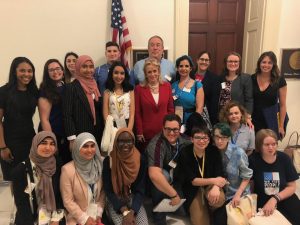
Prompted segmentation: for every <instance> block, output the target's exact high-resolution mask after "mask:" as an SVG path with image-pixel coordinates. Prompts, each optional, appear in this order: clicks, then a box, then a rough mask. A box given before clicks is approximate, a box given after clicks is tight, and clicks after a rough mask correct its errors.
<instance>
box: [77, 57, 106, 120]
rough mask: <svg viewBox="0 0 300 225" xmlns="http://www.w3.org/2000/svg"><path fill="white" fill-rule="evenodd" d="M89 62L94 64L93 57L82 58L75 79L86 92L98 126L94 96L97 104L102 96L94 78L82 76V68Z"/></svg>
mask: <svg viewBox="0 0 300 225" xmlns="http://www.w3.org/2000/svg"><path fill="white" fill-rule="evenodd" d="M87 61H91V62H92V63H93V65H95V64H94V61H93V59H92V58H91V57H89V56H87V55H82V56H80V57H79V58H78V59H77V61H76V65H75V68H76V75H75V78H76V79H77V80H78V81H79V83H80V85H81V87H82V88H83V90H84V93H85V95H86V97H87V99H88V102H89V105H90V108H91V112H92V115H93V118H94V125H96V111H95V105H94V99H93V95H95V100H96V102H97V101H98V100H99V97H100V96H101V94H100V92H99V89H98V86H97V83H96V81H95V79H94V77H93V76H90V77H89V78H86V77H84V76H83V75H82V74H80V68H81V66H82V65H83V64H84V63H86V62H87Z"/></svg>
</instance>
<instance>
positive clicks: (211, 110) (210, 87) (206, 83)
mask: <svg viewBox="0 0 300 225" xmlns="http://www.w3.org/2000/svg"><path fill="white" fill-rule="evenodd" d="M201 82H202V85H203V91H204V101H205V105H206V107H207V110H208V114H209V119H210V122H211V123H212V125H214V124H216V123H217V122H218V111H219V98H220V91H221V85H220V78H219V77H218V76H217V75H216V74H214V73H212V72H210V71H209V70H207V71H206V73H205V76H204V78H203V80H202V81H201Z"/></svg>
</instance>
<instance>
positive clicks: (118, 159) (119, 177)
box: [110, 128, 141, 198]
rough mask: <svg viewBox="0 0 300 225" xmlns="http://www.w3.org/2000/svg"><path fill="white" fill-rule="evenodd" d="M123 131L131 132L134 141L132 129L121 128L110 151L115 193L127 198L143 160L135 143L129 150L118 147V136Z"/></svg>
mask: <svg viewBox="0 0 300 225" xmlns="http://www.w3.org/2000/svg"><path fill="white" fill-rule="evenodd" d="M123 132H127V133H129V134H130V136H131V137H132V139H133V143H134V140H135V139H134V134H133V133H132V131H131V130H130V129H128V128H122V129H119V130H118V132H117V134H116V137H115V141H114V147H113V150H112V151H111V153H110V157H111V158H110V159H111V164H110V165H111V179H112V185H113V190H114V193H115V194H117V195H118V196H121V197H125V198H127V197H128V196H129V190H130V185H131V184H132V183H133V182H134V181H135V180H136V178H137V176H138V173H139V170H140V162H141V160H140V153H139V151H138V150H137V149H136V148H135V146H134V144H133V148H132V149H131V150H130V151H128V152H127V151H126V152H124V151H122V150H121V149H118V144H117V142H118V138H119V136H120V134H121V133H123Z"/></svg>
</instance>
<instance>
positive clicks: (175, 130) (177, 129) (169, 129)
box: [164, 127, 180, 134]
mask: <svg viewBox="0 0 300 225" xmlns="http://www.w3.org/2000/svg"><path fill="white" fill-rule="evenodd" d="M164 129H165V131H167V132H168V133H171V132H172V131H173V132H174V133H175V134H177V133H179V131H180V129H179V128H170V127H165V128H164Z"/></svg>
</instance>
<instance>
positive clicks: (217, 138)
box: [214, 135, 229, 141]
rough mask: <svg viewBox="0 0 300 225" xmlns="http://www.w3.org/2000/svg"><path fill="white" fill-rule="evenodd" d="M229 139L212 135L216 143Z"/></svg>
mask: <svg viewBox="0 0 300 225" xmlns="http://www.w3.org/2000/svg"><path fill="white" fill-rule="evenodd" d="M228 138H229V137H225V136H219V135H214V139H215V140H217V141H219V140H220V141H226V140H228Z"/></svg>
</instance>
